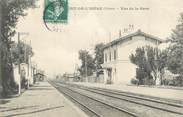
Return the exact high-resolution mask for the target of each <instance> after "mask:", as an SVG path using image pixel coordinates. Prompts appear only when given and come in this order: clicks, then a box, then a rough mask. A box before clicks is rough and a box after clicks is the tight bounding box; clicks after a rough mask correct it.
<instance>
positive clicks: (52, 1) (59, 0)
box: [43, 0, 68, 23]
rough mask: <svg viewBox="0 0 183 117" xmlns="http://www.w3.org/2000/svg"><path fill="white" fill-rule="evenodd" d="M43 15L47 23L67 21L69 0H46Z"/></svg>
mask: <svg viewBox="0 0 183 117" xmlns="http://www.w3.org/2000/svg"><path fill="white" fill-rule="evenodd" d="M43 15H44V21H45V22H46V23H67V20H68V1H67V0H45V3H44V14H43Z"/></svg>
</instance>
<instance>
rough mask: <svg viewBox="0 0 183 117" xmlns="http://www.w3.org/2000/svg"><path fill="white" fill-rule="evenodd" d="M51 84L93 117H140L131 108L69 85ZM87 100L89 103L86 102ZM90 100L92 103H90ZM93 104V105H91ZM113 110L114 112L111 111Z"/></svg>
mask: <svg viewBox="0 0 183 117" xmlns="http://www.w3.org/2000/svg"><path fill="white" fill-rule="evenodd" d="M51 84H52V85H53V86H54V87H55V88H57V90H59V91H60V92H61V93H63V94H64V95H66V96H67V97H69V98H70V99H71V100H72V101H74V102H75V103H77V104H79V105H80V106H82V110H84V111H85V112H86V113H87V114H88V115H89V116H92V117H111V116H113V117H140V116H138V115H136V114H135V113H133V112H130V111H129V110H125V109H122V108H119V107H117V106H115V105H112V104H108V103H106V102H104V101H102V100H99V99H95V98H93V97H90V96H88V95H84V94H82V93H79V92H77V91H74V90H72V89H70V88H68V87H67V86H64V85H59V86H58V85H57V84H55V83H54V82H51ZM86 102H87V103H86ZM88 102H90V104H89V103H88ZM91 104H92V105H91ZM111 112H112V113H111Z"/></svg>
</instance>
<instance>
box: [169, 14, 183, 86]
mask: <svg viewBox="0 0 183 117" xmlns="http://www.w3.org/2000/svg"><path fill="white" fill-rule="evenodd" d="M171 40H172V45H171V46H170V47H169V50H170V52H169V55H168V64H167V65H168V70H170V71H171V72H172V73H174V74H179V75H180V78H179V80H180V81H179V83H180V85H183V13H181V14H180V17H179V22H178V24H177V26H176V28H175V29H174V30H173V32H172V35H171Z"/></svg>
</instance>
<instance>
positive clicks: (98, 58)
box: [94, 43, 104, 75]
mask: <svg viewBox="0 0 183 117" xmlns="http://www.w3.org/2000/svg"><path fill="white" fill-rule="evenodd" d="M103 47H104V44H103V43H99V44H97V45H95V58H94V61H95V67H96V71H97V75H98V74H100V72H101V71H100V69H101V68H102V66H101V64H103V63H104V54H103Z"/></svg>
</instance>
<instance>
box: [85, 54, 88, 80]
mask: <svg viewBox="0 0 183 117" xmlns="http://www.w3.org/2000/svg"><path fill="white" fill-rule="evenodd" d="M87 73H88V69H87V53H86V54H85V77H86V82H88V77H87V76H88V74H87Z"/></svg>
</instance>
